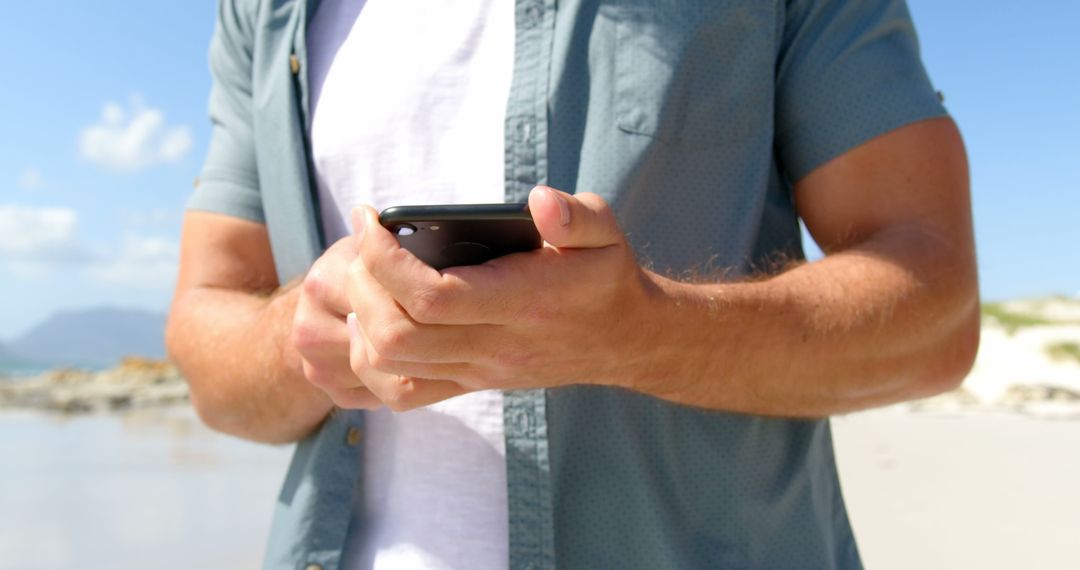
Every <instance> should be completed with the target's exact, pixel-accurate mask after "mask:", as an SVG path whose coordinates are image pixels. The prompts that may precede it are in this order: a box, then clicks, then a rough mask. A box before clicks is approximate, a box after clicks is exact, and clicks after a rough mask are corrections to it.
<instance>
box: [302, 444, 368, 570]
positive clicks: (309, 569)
mask: <svg viewBox="0 0 1080 570" xmlns="http://www.w3.org/2000/svg"><path fill="white" fill-rule="evenodd" d="M363 435H364V434H363V432H361V431H360V428H358V427H355V426H353V427H350V428H349V431H348V432H347V433H346V434H345V443H347V444H349V445H350V446H355V445H356V444H358V443H360V438H361V437H362V436H363ZM308 570H311V568H310V567H308Z"/></svg>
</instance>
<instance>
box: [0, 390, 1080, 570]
mask: <svg viewBox="0 0 1080 570" xmlns="http://www.w3.org/2000/svg"><path fill="white" fill-rule="evenodd" d="M833 433H834V437H835V441H836V454H837V463H838V465H839V467H840V477H841V482H842V485H843V490H844V495H845V499H846V501H847V505H848V510H849V514H850V517H851V522H852V525H853V527H854V529H855V534H856V537H857V539H858V541H859V547H860V551H861V553H862V556H863V559H864V562H865V563H866V567H867V568H869V569H871V570H875V569H877V570H892V569H895V570H901V569H903V570H909V569H913V568H919V569H935V568H942V569H945V568H949V569H952V568H979V569H985V570H997V569H1000V570H1006V569H1009V570H1012V569H1016V568H1039V569H1040V570H1054V569H1062V570H1065V569H1069V570H1073V569H1075V568H1080V547H1078V546H1076V540H1075V539H1076V534H1077V532H1078V531H1080V492H1077V491H1076V482H1077V481H1080V452H1078V451H1077V450H1080V422H1078V421H1072V420H1064V421H1063V420H1051V419H1043V418H1037V417H1030V416H1023V415H1018V414H999V413H965V414H954V415H950V414H934V413H913V412H910V411H907V410H903V409H896V408H891V409H886V410H878V411H872V412H864V413H860V414H854V415H850V416H845V417H840V418H835V419H834V420H833ZM0 450H2V452H3V454H4V457H5V458H7V460H6V461H5V465H4V468H3V469H2V470H0V513H3V516H2V517H0V569H2V570H60V569H97V568H100V569H106V568H107V569H110V570H115V569H128V568H132V569H135V568H155V569H162V570H172V569H177V570H179V569H186V568H194V567H198V568H209V569H215V568H222V569H224V568H255V567H257V566H258V564H259V562H260V560H261V555H262V549H263V543H264V541H265V538H266V533H267V531H268V529H269V522H270V516H271V513H272V509H273V504H274V501H275V497H276V495H277V490H278V485H279V484H280V481H281V478H282V476H283V473H284V470H285V468H286V465H287V462H288V458H289V448H288V447H271V446H263V445H256V444H251V443H246V442H242V441H239V440H235V439H232V438H228V437H225V436H221V435H218V434H215V433H213V432H210V431H209V430H207V429H206V428H204V427H202V426H201V425H199V424H198V420H197V419H196V418H195V417H194V415H193V414H191V413H190V412H189V411H187V410H183V409H181V410H173V411H169V412H160V411H159V412H153V413H151V414H144V413H135V414H128V415H122V416H121V415H98V416H84V417H75V418H58V417H50V416H45V415H42V414H39V413H34V412H5V413H2V414H0ZM12 459H14V460H12Z"/></svg>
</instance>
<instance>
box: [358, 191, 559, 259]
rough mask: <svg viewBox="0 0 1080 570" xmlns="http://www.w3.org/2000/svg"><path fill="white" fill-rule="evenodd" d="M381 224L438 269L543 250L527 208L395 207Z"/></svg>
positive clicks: (469, 205) (380, 219) (517, 205)
mask: <svg viewBox="0 0 1080 570" xmlns="http://www.w3.org/2000/svg"><path fill="white" fill-rule="evenodd" d="M379 223H381V224H382V225H383V227H384V228H386V229H388V230H389V231H390V233H392V234H394V235H395V236H397V240H398V243H399V244H401V247H404V248H405V249H407V250H409V251H411V252H412V253H413V255H415V256H416V257H418V258H420V260H422V261H423V262H424V263H427V264H428V265H430V266H432V267H434V268H435V269H444V268H446V267H454V266H458V265H477V264H480V263H484V262H485V261H488V260H491V259H495V258H496V257H501V256H503V255H508V254H511V253H519V252H523V251H531V250H534V249H537V248H539V247H540V246H541V245H542V244H543V240H542V239H541V238H540V234H539V233H538V232H537V231H536V226H535V225H534V224H533V220H532V216H531V215H530V214H529V205H528V204H523V203H521V204H518V203H515V204H458V205H444V206H394V207H392V208H387V209H385V210H383V211H382V213H380V214H379Z"/></svg>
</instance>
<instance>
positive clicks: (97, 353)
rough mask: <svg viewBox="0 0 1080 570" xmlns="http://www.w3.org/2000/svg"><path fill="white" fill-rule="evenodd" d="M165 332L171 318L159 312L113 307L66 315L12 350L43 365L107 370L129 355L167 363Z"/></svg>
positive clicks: (17, 342) (34, 331)
mask: <svg viewBox="0 0 1080 570" xmlns="http://www.w3.org/2000/svg"><path fill="white" fill-rule="evenodd" d="M164 331H165V315H162V314H159V313H151V312H148V311H141V310H136V309H120V308H113V307H102V308H94V309H85V310H75V311H64V312H60V313H56V314H54V315H53V316H51V317H49V318H48V319H46V320H45V321H44V322H42V323H41V324H39V325H37V326H35V327H33V328H32V329H30V330H29V331H27V332H26V333H25V334H23V335H22V336H21V337H19V338H17V339H15V340H13V341H11V342H10V343H9V344H8V346H7V347H6V349H7V350H8V351H9V353H10V357H13V358H15V359H18V360H22V361H30V362H34V363H37V364H41V365H46V366H76V367H86V368H101V367H104V366H109V365H112V364H114V363H116V362H117V361H118V360H120V358H122V357H124V356H129V355H137V356H145V357H149V358H163V357H164V356H165V340H164ZM0 350H3V349H0Z"/></svg>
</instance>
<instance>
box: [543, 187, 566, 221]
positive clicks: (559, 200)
mask: <svg viewBox="0 0 1080 570" xmlns="http://www.w3.org/2000/svg"><path fill="white" fill-rule="evenodd" d="M548 194H550V195H551V197H552V198H554V199H555V203H556V204H558V205H559V225H560V226H569V225H570V204H568V203H567V202H566V198H564V197H563V196H562V194H559V193H558V192H556V191H554V190H552V189H550V188H548Z"/></svg>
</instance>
